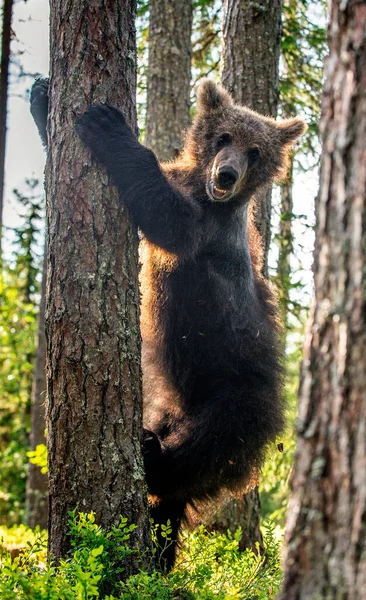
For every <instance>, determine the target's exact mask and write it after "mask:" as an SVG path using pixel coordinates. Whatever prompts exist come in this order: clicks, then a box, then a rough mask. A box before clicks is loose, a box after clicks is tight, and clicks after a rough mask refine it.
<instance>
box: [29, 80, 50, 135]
mask: <svg viewBox="0 0 366 600" xmlns="http://www.w3.org/2000/svg"><path fill="white" fill-rule="evenodd" d="M48 86H49V80H48V79H47V78H46V77H38V79H36V80H35V82H34V84H33V85H32V89H31V93H30V111H31V114H32V117H33V119H34V121H35V123H36V125H37V127H38V131H39V134H40V136H41V138H42V142H43V143H44V145H45V146H46V145H47V115H48Z"/></svg>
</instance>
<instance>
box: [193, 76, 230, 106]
mask: <svg viewBox="0 0 366 600" xmlns="http://www.w3.org/2000/svg"><path fill="white" fill-rule="evenodd" d="M232 103H233V101H232V98H231V96H230V95H229V94H228V92H227V91H226V90H225V89H224V88H223V87H222V85H220V84H217V83H215V82H214V81H212V79H203V80H202V81H201V83H200V84H199V87H198V89H197V112H198V113H205V112H208V111H210V110H217V109H218V108H221V107H222V106H230V105H231V104H232Z"/></svg>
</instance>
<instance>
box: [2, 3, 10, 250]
mask: <svg viewBox="0 0 366 600" xmlns="http://www.w3.org/2000/svg"><path fill="white" fill-rule="evenodd" d="M12 13H13V0H4V3H3V10H2V20H3V25H2V32H1V67H0V68H1V71H0V261H1V241H2V227H3V204H4V202H3V200H4V175H5V142H6V115H7V104H8V80H9V64H10V41H11V19H12Z"/></svg>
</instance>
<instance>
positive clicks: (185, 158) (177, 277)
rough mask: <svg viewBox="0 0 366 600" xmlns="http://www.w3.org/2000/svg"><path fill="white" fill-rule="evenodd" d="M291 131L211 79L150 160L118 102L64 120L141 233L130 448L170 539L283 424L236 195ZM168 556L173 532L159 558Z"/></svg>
mask: <svg viewBox="0 0 366 600" xmlns="http://www.w3.org/2000/svg"><path fill="white" fill-rule="evenodd" d="M36 85H37V83H36V84H35V86H36ZM33 95H34V97H35V98H36V97H37V90H36V89H35V88H34V90H33ZM303 131H304V123H303V121H301V120H300V119H297V118H294V119H289V120H287V121H283V122H275V121H274V120H273V119H271V118H267V117H264V116H261V115H259V114H257V113H255V112H253V111H251V110H249V109H247V108H245V107H242V106H237V105H235V104H234V103H233V101H232V99H231V97H230V96H229V95H228V93H227V92H226V91H225V90H224V89H223V88H222V87H221V86H217V85H216V84H214V83H213V82H212V81H210V80H205V81H204V82H203V83H201V85H200V87H199V90H198V102H197V116H196V118H195V120H194V123H193V125H192V127H191V128H190V129H189V131H188V132H187V134H186V139H185V144H184V147H183V150H182V152H181V155H180V156H179V157H178V158H177V160H176V161H174V162H171V163H167V164H164V165H160V166H159V164H158V162H157V160H156V158H155V156H154V154H153V153H152V152H151V151H150V150H148V149H146V148H144V147H143V146H142V145H141V144H140V143H139V142H138V141H137V139H136V137H135V135H134V134H133V132H132V131H131V129H130V128H129V127H128V125H127V124H126V122H125V119H124V117H123V114H122V113H121V112H120V111H119V110H118V109H117V108H114V107H112V106H108V105H96V106H91V107H90V108H89V109H88V110H87V112H86V113H85V114H84V115H83V116H82V117H81V118H80V119H79V120H78V123H77V132H78V134H79V136H80V137H81V139H82V140H83V142H84V143H85V144H86V145H87V146H88V148H89V149H90V150H91V152H92V154H93V156H94V157H95V158H96V159H97V160H98V161H99V162H100V163H102V164H103V165H104V166H105V167H106V169H107V171H108V172H109V174H110V175H111V177H112V179H113V181H114V183H115V184H116V185H117V187H118V189H119V192H120V196H121V199H122V200H123V202H124V203H125V204H126V205H127V206H128V208H129V211H130V214H131V217H132V219H133V220H134V221H135V223H136V225H137V226H138V227H139V228H140V230H141V231H142V233H143V234H144V239H143V240H142V242H141V261H142V270H141V291H142V307H141V329H142V338H143V357H142V360H143V376H144V380H143V385H144V424H145V427H146V430H145V432H144V448H143V449H144V459H145V469H146V479H147V483H148V486H149V491H150V494H151V495H152V496H154V497H155V503H154V505H153V507H152V516H153V518H154V520H155V522H156V523H158V524H161V523H166V522H167V520H168V519H170V521H171V524H172V528H173V533H172V537H173V539H174V540H175V539H176V537H177V533H178V528H179V525H180V522H181V519H182V517H183V515H184V512H185V508H186V506H187V504H188V503H191V502H194V501H195V500H201V499H204V498H207V497H210V496H215V495H216V494H217V492H218V491H219V490H220V489H221V488H227V489H234V488H236V487H238V486H241V485H245V483H246V482H248V481H249V480H250V477H251V475H252V473H253V471H254V470H256V469H257V468H258V467H259V466H260V464H261V462H262V460H263V455H264V450H265V448H266V446H267V444H268V443H269V442H272V441H273V440H274V439H275V438H276V436H277V435H278V433H279V432H280V431H281V430H282V428H283V424H284V416H283V412H284V407H283V402H282V397H281V360H280V355H281V349H280V341H279V330H278V324H277V310H276V303H275V302H274V298H273V295H272V292H271V290H270V287H269V286H268V284H267V282H266V281H265V280H264V279H263V277H262V276H261V273H260V267H261V264H260V263H261V261H260V244H259V243H258V238H257V235H256V233H255V227H254V226H253V224H252V220H251V217H250V213H249V201H250V200H251V198H252V197H253V195H254V194H255V192H257V191H258V190H259V189H260V188H263V187H264V186H266V185H269V184H271V183H272V181H273V180H278V179H280V178H281V177H282V176H283V175H284V174H285V171H286V165H287V160H288V152H289V150H290V149H291V147H292V145H293V143H294V141H295V140H296V138H297V137H298V136H299V135H301V134H302V132H303ZM174 555H175V543H173V544H171V545H170V546H169V548H168V550H166V551H165V553H164V555H163V557H162V558H163V559H164V560H165V564H166V566H167V567H168V568H169V567H171V566H172V564H173V562H174Z"/></svg>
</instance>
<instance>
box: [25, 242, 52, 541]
mask: <svg viewBox="0 0 366 600" xmlns="http://www.w3.org/2000/svg"><path fill="white" fill-rule="evenodd" d="M46 260H47V259H46V252H45V257H44V261H43V273H42V289H41V302H40V306H39V316H38V343H37V351H36V361H35V365H34V376H33V389H32V407H31V432H30V448H31V450H35V449H36V447H37V446H38V444H45V443H46V438H45V428H46V420H45V405H46V335H45V323H44V319H45V305H46V274H47V269H46V264H47V262H46ZM47 487H48V477H47V475H44V474H43V473H41V469H40V467H38V466H37V465H33V464H30V465H29V470H28V479H27V498H26V505H27V510H26V513H27V524H28V526H29V527H32V528H34V527H36V526H37V525H39V527H40V528H41V529H46V528H47V520H48V506H47V504H48V500H47Z"/></svg>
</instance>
